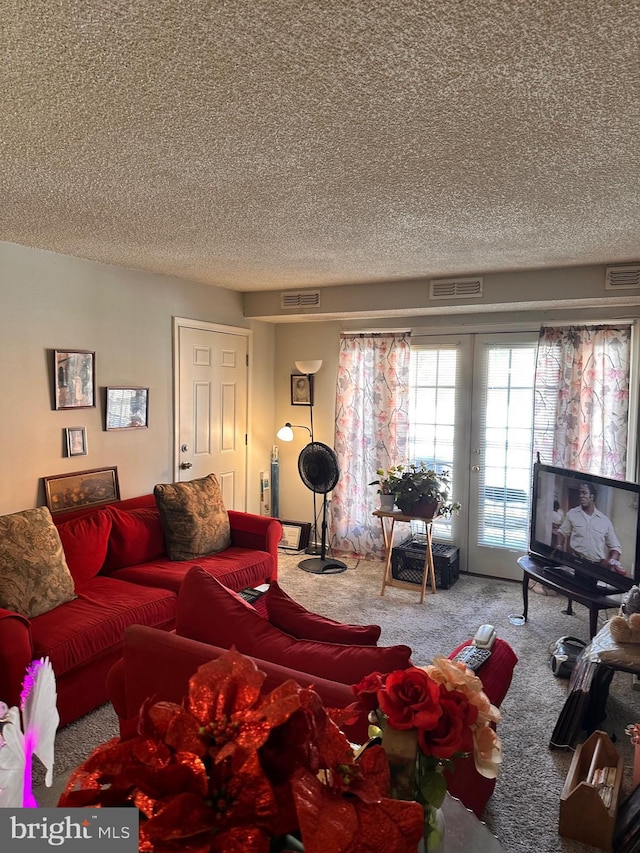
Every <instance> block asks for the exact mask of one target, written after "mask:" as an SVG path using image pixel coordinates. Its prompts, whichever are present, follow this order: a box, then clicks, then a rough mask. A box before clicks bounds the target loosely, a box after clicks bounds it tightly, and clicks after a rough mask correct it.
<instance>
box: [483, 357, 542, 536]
mask: <svg viewBox="0 0 640 853" xmlns="http://www.w3.org/2000/svg"><path fill="white" fill-rule="evenodd" d="M535 353H536V348H535V346H530V345H525V346H504V345H499V344H489V345H488V346H487V349H486V352H485V355H486V360H485V365H486V377H485V379H486V381H485V383H484V386H485V387H486V399H485V401H484V403H483V405H482V410H481V411H482V432H481V447H480V476H479V478H478V495H477V499H478V505H479V506H480V517H479V525H478V541H477V544H478V545H488V546H492V547H498V548H508V549H518V550H526V547H527V542H528V538H529V509H530V500H531V498H530V492H531V488H530V479H531V453H532V441H531V438H532V429H531V421H532V416H533V382H534V369H535Z"/></svg>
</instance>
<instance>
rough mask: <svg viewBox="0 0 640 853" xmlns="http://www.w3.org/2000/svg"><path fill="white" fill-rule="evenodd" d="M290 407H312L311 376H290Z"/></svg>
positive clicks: (297, 374) (300, 374)
mask: <svg viewBox="0 0 640 853" xmlns="http://www.w3.org/2000/svg"><path fill="white" fill-rule="evenodd" d="M291 405H292V406H313V374H312V373H311V374H309V375H308V376H306V375H305V374H302V373H292V374H291Z"/></svg>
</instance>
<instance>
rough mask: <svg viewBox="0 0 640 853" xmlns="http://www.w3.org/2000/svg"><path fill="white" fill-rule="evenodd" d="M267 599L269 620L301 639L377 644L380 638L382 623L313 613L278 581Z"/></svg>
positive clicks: (274, 582)
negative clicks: (358, 622) (339, 619)
mask: <svg viewBox="0 0 640 853" xmlns="http://www.w3.org/2000/svg"><path fill="white" fill-rule="evenodd" d="M264 599H265V605H266V608H267V616H268V618H269V622H271V624H272V625H275V626H276V628H279V629H280V630H281V631H284V632H285V633H286V634H291V636H292V637H297V638H298V639H299V640H320V641H321V642H323V643H343V644H344V645H350V644H353V645H357V646H375V644H376V643H377V642H378V640H379V639H380V631H381V629H380V626H379V625H347V624H343V623H342V622H335V621H334V620H333V619H327V618H326V617H325V616H320V615H319V614H317V613H312V612H311V611H310V610H307V609H306V608H305V607H303V606H302V605H301V604H298V602H297V601H294V600H293V598H291V597H290V596H288V595H287V593H286V592H285V591H284V590H283V589H282V588H281V587H280V585H279V584H278V582H277V581H271V584H270V586H269V591H268V592H267V594H266V595H265V596H264Z"/></svg>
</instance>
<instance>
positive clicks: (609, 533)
mask: <svg viewBox="0 0 640 853" xmlns="http://www.w3.org/2000/svg"><path fill="white" fill-rule="evenodd" d="M596 497H597V494H596V489H595V487H594V486H593V484H592V483H584V482H583V483H580V486H579V487H578V500H579V505H578V506H575V507H573V509H570V510H568V511H567V513H566V515H565V517H564V520H563V522H562V524H561V525H560V527H559V529H558V535H559V536H561V537H562V540H563V541H564V543H565V548H564V550H565V551H568V550H569V549H571V551H573V553H574V554H577V556H578V557H582V558H583V559H585V560H588V561H589V562H590V563H598V564H599V565H600V566H604V567H605V568H608V569H613V571H615V572H618V573H619V574H624V573H625V571H624V569H623V567H622V566H621V565H620V555H621V553H622V547H621V545H620V540H619V539H618V537H617V536H616V532H615V530H614V528H613V524H612V523H611V520H610V519H609V518H607V516H606V515H605V514H604V513H603V512H600V510H599V509H597V507H596Z"/></svg>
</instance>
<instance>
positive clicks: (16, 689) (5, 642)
mask: <svg viewBox="0 0 640 853" xmlns="http://www.w3.org/2000/svg"><path fill="white" fill-rule="evenodd" d="M33 659H34V652H33V642H32V640H31V623H30V622H29V620H28V619H27V618H26V617H25V616H22V615H21V614H20V613H15V612H14V611H13V610H4V609H3V608H0V699H1V700H2V701H3V702H6V703H7V705H9V707H11V706H12V705H19V704H20V693H21V692H22V682H23V681H24V677H25V674H26V670H27V667H28V666H29V664H30V663H31V661H32V660H33Z"/></svg>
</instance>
